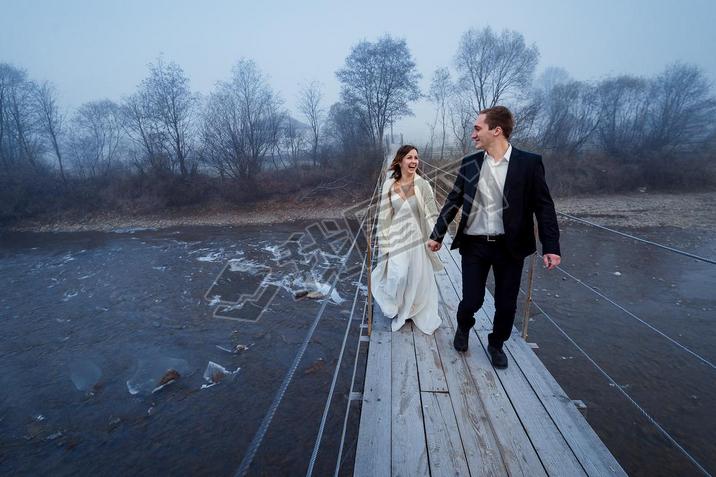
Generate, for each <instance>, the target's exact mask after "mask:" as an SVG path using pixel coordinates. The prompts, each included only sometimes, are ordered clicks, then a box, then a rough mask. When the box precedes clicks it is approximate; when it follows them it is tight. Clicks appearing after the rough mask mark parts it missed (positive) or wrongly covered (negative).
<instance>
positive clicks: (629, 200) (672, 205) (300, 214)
mask: <svg viewBox="0 0 716 477" xmlns="http://www.w3.org/2000/svg"><path fill="white" fill-rule="evenodd" d="M438 202H440V199H439V200H438ZM357 204H360V198H359V197H345V198H343V199H342V200H341V201H338V200H336V199H335V198H331V199H320V200H312V201H305V202H302V203H297V202H290V201H289V202H286V201H279V200H271V201H266V202H262V203H258V204H256V205H255V206H254V207H252V208H239V207H235V206H213V207H205V208H200V209H198V208H191V209H169V210H167V211H165V212H162V213H161V214H146V215H128V214H121V213H111V212H110V213H93V214H83V215H79V214H76V213H75V214H63V215H55V216H45V217H39V218H35V219H30V220H24V221H21V222H18V223H16V224H14V225H12V226H10V227H8V229H9V230H14V231H27V232H30V231H31V232H79V231H105V232H106V231H112V230H118V229H134V228H137V229H143V228H145V229H162V228H167V227H176V226H192V225H252V224H253V225H260V224H274V223H285V222H294V221H297V220H320V219H332V218H342V217H343V216H344V212H345V211H346V210H348V209H350V208H352V207H355V206H356V205H357ZM555 205H556V208H557V210H558V211H559V212H563V213H566V214H570V215H575V216H578V217H580V218H584V219H587V220H594V221H596V222H598V223H599V224H602V225H607V226H620V227H630V228H633V227H659V226H671V227H676V228H687V227H695V228H699V229H705V230H716V214H714V212H713V211H714V210H716V191H714V192H698V193H680V194H665V193H646V192H645V193H632V194H614V195H600V196H576V197H561V198H556V199H555Z"/></svg>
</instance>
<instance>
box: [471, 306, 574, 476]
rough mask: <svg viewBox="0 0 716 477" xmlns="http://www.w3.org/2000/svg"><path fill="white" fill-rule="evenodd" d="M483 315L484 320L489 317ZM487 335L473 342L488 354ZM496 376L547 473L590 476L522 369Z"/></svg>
mask: <svg viewBox="0 0 716 477" xmlns="http://www.w3.org/2000/svg"><path fill="white" fill-rule="evenodd" d="M480 315H481V318H483V319H484V317H485V315H484V314H480ZM487 334H488V332H487V331H485V330H484V329H483V330H480V331H479V332H478V333H477V335H478V336H477V338H478V339H474V340H473V341H474V346H482V349H483V351H484V352H485V353H487ZM496 376H497V378H498V379H499V380H500V383H501V384H502V387H503V389H504V390H505V392H506V393H507V396H508V398H509V399H510V402H511V403H512V406H513V407H514V409H515V412H516V413H517V415H518V416H519V419H520V422H521V423H522V426H523V427H524V429H525V431H526V432H527V435H528V436H529V438H530V441H531V442H532V445H533V446H534V448H535V450H536V451H537V454H538V455H539V458H540V460H541V461H542V464H543V465H544V467H545V469H546V470H547V474H549V475H550V476H565V477H571V476H579V475H586V473H585V472H584V469H583V468H582V466H581V465H580V463H579V461H578V460H577V458H576V457H575V455H574V453H573V452H572V449H571V447H570V446H569V444H568V443H567V441H566V440H565V439H564V437H563V436H562V433H561V432H560V430H559V429H558V428H557V425H556V424H555V423H554V421H553V420H552V418H551V417H550V415H549V413H548V412H547V410H546V409H545V407H544V406H543V404H542V402H541V400H540V399H539V397H538V396H537V395H536V394H535V391H534V389H533V388H532V386H531V385H530V383H529V381H528V380H527V377H526V376H525V375H524V374H523V373H522V370H521V369H520V368H519V367H518V366H515V365H514V363H511V366H508V367H507V369H504V370H500V371H499V372H498V373H496Z"/></svg>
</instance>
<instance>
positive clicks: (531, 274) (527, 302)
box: [522, 225, 537, 341]
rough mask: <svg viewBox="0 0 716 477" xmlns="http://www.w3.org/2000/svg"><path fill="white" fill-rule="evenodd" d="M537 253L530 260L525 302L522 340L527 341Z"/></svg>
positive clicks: (535, 231)
mask: <svg viewBox="0 0 716 477" xmlns="http://www.w3.org/2000/svg"><path fill="white" fill-rule="evenodd" d="M534 234H535V238H536V237H537V226H536V225H535V228H534ZM536 258H537V252H535V253H533V254H532V257H531V258H530V271H529V273H528V275H527V299H526V300H525V316H524V318H523V319H522V339H523V340H525V341H526V340H527V328H528V327H529V324H530V305H531V304H532V281H533V279H534V271H535V260H536Z"/></svg>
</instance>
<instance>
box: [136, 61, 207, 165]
mask: <svg viewBox="0 0 716 477" xmlns="http://www.w3.org/2000/svg"><path fill="white" fill-rule="evenodd" d="M132 106H134V109H132V110H130V112H131V113H132V115H134V116H135V121H134V128H135V129H136V128H143V129H146V130H148V131H147V132H153V133H154V134H156V133H159V134H161V139H162V141H161V144H162V148H163V149H165V152H166V153H168V154H169V155H170V157H171V160H172V163H173V164H176V166H177V167H178V169H179V173H180V174H181V175H182V176H186V175H187V174H188V173H189V170H190V169H191V165H190V164H189V161H190V152H191V143H192V139H193V127H194V120H195V114H196V97H195V96H194V95H193V94H192V92H191V90H190V89H189V78H188V77H187V76H186V74H185V73H184V70H183V69H182V68H181V67H180V66H179V65H178V64H176V63H174V62H169V63H165V62H164V60H163V59H162V58H161V57H160V58H159V59H157V61H156V63H153V64H150V65H149V76H148V77H147V78H145V79H144V80H143V81H142V83H141V86H140V92H139V96H138V97H135V98H134V103H133V105H132ZM139 113H141V114H144V115H145V116H144V117H141V118H140V117H138V116H136V115H137V114H139ZM140 121H144V123H145V125H146V127H145V126H141V125H140V124H139V122H140ZM149 123H152V124H151V126H149ZM140 136H144V133H140ZM143 141H144V142H145V143H146V144H150V143H151V142H156V141H155V140H154V139H153V138H152V140H151V141H147V140H146V139H143ZM156 153H157V151H154V152H153V153H152V154H153V155H156Z"/></svg>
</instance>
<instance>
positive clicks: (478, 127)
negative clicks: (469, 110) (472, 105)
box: [471, 114, 497, 149]
mask: <svg viewBox="0 0 716 477" xmlns="http://www.w3.org/2000/svg"><path fill="white" fill-rule="evenodd" d="M485 116H486V115H484V114H481V115H479V116H478V117H477V120H476V121H475V126H474V127H473V128H472V136H471V137H472V140H473V142H474V143H475V148H476V149H485V148H486V147H490V145H491V144H492V142H493V141H494V139H495V133H496V132H497V128H495V129H493V130H490V129H489V128H488V126H487V123H485Z"/></svg>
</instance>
